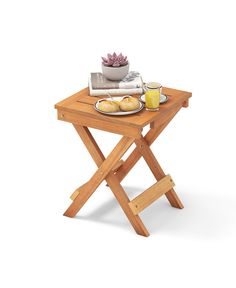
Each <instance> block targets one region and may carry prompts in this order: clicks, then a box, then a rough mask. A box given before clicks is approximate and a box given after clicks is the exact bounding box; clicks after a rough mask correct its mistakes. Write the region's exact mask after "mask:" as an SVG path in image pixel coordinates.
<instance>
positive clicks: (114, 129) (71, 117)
mask: <svg viewBox="0 0 236 288" xmlns="http://www.w3.org/2000/svg"><path fill="white" fill-rule="evenodd" d="M58 119H59V120H62V121H66V122H70V123H73V124H76V125H81V126H86V127H91V128H95V129H99V130H103V131H108V132H111V133H115V134H120V135H125V136H128V137H132V138H140V135H141V132H142V130H140V129H139V128H135V127H131V126H125V125H120V124H116V123H111V122H109V121H107V120H106V121H105V120H100V119H93V118H91V117H88V116H85V115H78V114H77V113H72V112H68V111H61V110H59V111H58Z"/></svg>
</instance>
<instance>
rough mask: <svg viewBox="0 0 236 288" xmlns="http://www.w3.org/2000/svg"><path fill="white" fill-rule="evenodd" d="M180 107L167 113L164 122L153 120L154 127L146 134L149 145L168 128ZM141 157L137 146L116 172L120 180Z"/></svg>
mask: <svg viewBox="0 0 236 288" xmlns="http://www.w3.org/2000/svg"><path fill="white" fill-rule="evenodd" d="M179 109H180V108H178V109H177V110H175V111H171V112H170V113H169V114H168V115H166V120H165V121H164V122H163V123H162V124H159V123H158V122H157V123H155V124H154V123H153V122H152V123H153V125H151V127H152V128H151V129H150V130H149V131H148V132H147V134H146V135H145V140H146V141H147V143H148V145H149V146H150V145H151V144H152V143H153V142H154V141H155V140H156V139H157V137H158V136H159V135H160V134H161V132H162V131H163V130H164V129H165V128H166V126H167V125H168V124H169V123H170V121H171V120H172V119H173V118H174V116H175V115H176V114H177V113H178V111H179ZM141 157H142V154H141V153H140V151H139V149H138V148H137V147H136V148H135V149H134V150H133V152H132V153H131V154H130V156H129V157H128V158H127V159H126V161H125V162H124V163H123V165H122V166H121V167H120V168H119V169H118V170H117V172H116V175H117V177H118V179H119V181H120V182H121V181H122V180H123V179H124V178H125V177H126V176H127V174H128V173H129V172H130V170H131V169H132V168H133V167H134V166H135V164H136V163H137V162H138V161H139V159H140V158H141Z"/></svg>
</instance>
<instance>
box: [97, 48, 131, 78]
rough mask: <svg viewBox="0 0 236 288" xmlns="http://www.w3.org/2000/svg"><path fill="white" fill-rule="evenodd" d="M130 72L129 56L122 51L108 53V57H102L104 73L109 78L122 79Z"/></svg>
mask: <svg viewBox="0 0 236 288" xmlns="http://www.w3.org/2000/svg"><path fill="white" fill-rule="evenodd" d="M128 72H129V62H128V59H127V56H123V55H122V53H120V54H118V55H117V54H116V53H115V52H114V53H113V54H109V53H108V54H107V58H105V57H102V73H103V75H104V76H105V77H106V78H107V79H109V80H121V79H123V78H124V77H125V76H126V75H127V74H128Z"/></svg>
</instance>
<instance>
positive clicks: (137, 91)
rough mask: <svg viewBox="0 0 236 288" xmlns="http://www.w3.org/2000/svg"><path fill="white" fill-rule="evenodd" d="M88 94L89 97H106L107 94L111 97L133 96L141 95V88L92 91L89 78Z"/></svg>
mask: <svg viewBox="0 0 236 288" xmlns="http://www.w3.org/2000/svg"><path fill="white" fill-rule="evenodd" d="M89 92H90V96H107V95H108V93H109V94H111V95H127V94H128V95H134V94H143V88H142V87H140V88H130V89H127V88H122V89H120V88H117V89H93V88H92V83H91V78H89Z"/></svg>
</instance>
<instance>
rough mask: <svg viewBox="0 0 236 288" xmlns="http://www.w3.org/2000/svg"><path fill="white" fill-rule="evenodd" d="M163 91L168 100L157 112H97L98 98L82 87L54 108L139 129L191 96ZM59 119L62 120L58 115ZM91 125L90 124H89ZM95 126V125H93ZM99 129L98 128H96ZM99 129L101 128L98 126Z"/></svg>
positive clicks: (184, 93)
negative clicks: (120, 115)
mask: <svg viewBox="0 0 236 288" xmlns="http://www.w3.org/2000/svg"><path fill="white" fill-rule="evenodd" d="M163 91H165V92H164V93H165V94H167V95H168V97H169V100H168V102H166V103H165V104H163V105H161V106H160V110H159V111H157V112H152V113H150V112H148V111H146V110H145V109H143V110H142V111H140V112H139V113H137V114H133V115H129V116H122V117H111V116H107V115H103V114H101V113H99V112H97V111H96V110H95V109H94V107H93V105H94V103H95V102H96V101H97V100H98V98H97V97H91V96H88V95H87V94H86V89H83V90H82V91H81V92H79V93H76V94H75V95H73V96H71V97H69V98H67V99H65V100H63V101H61V102H59V103H57V104H56V105H55V108H56V109H58V111H61V112H71V113H75V114H77V117H78V118H80V117H81V116H84V117H86V116H87V117H89V118H93V119H95V120H96V119H97V120H101V121H105V122H110V123H111V125H115V124H118V125H123V126H132V127H136V128H139V129H142V128H143V127H145V126H146V125H147V124H149V123H151V122H153V121H158V120H159V121H161V119H162V118H163V117H165V116H164V115H165V114H166V113H167V112H168V111H171V110H173V109H174V107H175V106H176V105H182V106H184V103H186V101H187V100H188V99H189V98H190V97H191V95H192V94H191V93H189V92H185V91H180V90H175V89H169V88H163ZM59 119H60V120H63V119H62V118H60V117H59ZM74 123H76V124H80V125H84V124H83V123H78V122H74ZM91 127H92V126H91ZM93 128H97V127H93ZM97 129H99V128H97ZM100 129H101V128H100Z"/></svg>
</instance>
